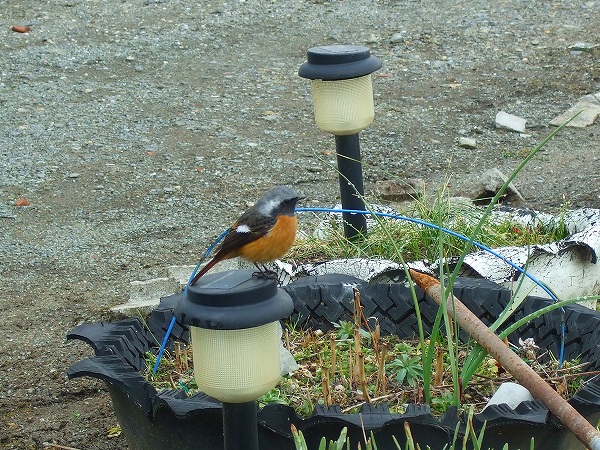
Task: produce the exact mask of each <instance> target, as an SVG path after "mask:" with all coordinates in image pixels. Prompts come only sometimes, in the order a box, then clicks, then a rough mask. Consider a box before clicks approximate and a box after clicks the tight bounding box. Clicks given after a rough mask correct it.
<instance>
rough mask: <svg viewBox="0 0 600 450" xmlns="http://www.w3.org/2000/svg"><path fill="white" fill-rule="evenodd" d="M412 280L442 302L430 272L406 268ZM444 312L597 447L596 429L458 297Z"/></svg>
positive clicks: (587, 443) (581, 437) (599, 438)
mask: <svg viewBox="0 0 600 450" xmlns="http://www.w3.org/2000/svg"><path fill="white" fill-rule="evenodd" d="M410 274H411V276H412V278H413V280H414V281H415V283H416V284H417V285H418V286H419V287H420V288H421V289H423V291H425V293H426V294H427V295H428V296H429V297H431V299H432V300H433V301H435V302H436V303H437V304H438V305H441V303H442V287H441V283H440V282H439V281H438V280H437V279H435V278H434V277H432V276H430V275H426V274H424V273H421V272H417V271H415V270H412V269H410ZM447 309H448V314H449V315H450V316H451V317H453V318H454V320H456V321H457V323H458V324H459V325H460V326H461V327H462V328H463V329H464V330H465V331H466V332H467V333H469V336H471V337H472V338H473V339H475V340H476V341H477V342H478V343H479V344H480V345H481V346H482V347H483V348H485V349H486V350H487V351H488V353H489V354H490V355H492V356H493V357H494V358H495V359H496V361H498V362H499V363H500V364H502V366H503V367H504V368H505V369H506V370H508V371H509V372H510V373H511V374H512V376H513V377H515V379H516V380H517V381H518V382H519V383H521V385H523V386H524V387H526V388H527V389H528V390H529V392H531V394H532V395H533V396H534V397H536V398H537V399H539V400H541V401H542V402H543V403H544V405H546V407H547V408H548V409H549V410H550V411H551V412H552V413H553V414H554V415H555V416H556V417H558V419H559V420H560V421H561V422H562V424H563V425H564V426H565V427H567V428H568V429H569V430H571V432H572V433H573V434H574V435H575V437H577V439H579V441H580V442H581V443H582V444H583V445H585V446H586V448H589V449H591V450H600V432H599V431H598V430H597V429H596V427H594V426H593V425H592V424H591V423H589V422H588V421H587V420H586V419H585V418H584V417H583V416H582V415H581V414H579V413H578V412H577V410H576V409H575V408H573V407H572V406H571V405H570V404H569V403H568V402H567V401H566V400H565V399H564V398H562V397H561V396H560V395H559V394H558V393H557V392H556V391H555V390H554V389H552V387H550V386H549V385H548V384H547V383H546V382H545V381H544V380H543V379H542V378H541V377H540V376H539V375H538V374H537V373H535V371H534V370H533V369H532V368H531V367H529V366H528V365H527V364H526V363H525V362H524V361H523V360H522V359H521V358H520V357H519V356H518V355H517V354H516V353H515V352H513V351H512V350H510V349H509V348H508V347H507V346H506V344H504V342H502V340H500V339H499V338H498V336H496V334H495V333H494V332H493V331H492V330H490V329H489V328H488V327H487V326H486V325H485V324H484V323H483V322H482V321H481V320H479V318H478V317H477V316H475V314H473V313H472V312H471V311H470V310H469V309H468V308H467V307H466V306H465V305H464V304H463V303H462V302H461V301H460V300H459V299H457V298H456V297H454V296H449V297H448V308H447Z"/></svg>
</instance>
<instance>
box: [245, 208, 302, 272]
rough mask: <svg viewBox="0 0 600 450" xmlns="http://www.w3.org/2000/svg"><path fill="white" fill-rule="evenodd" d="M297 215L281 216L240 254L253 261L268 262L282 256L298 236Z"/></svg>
mask: <svg viewBox="0 0 600 450" xmlns="http://www.w3.org/2000/svg"><path fill="white" fill-rule="evenodd" d="M297 228H298V219H296V216H279V217H278V219H277V223H276V224H275V226H273V228H272V229H271V231H269V232H268V233H267V234H266V235H264V236H263V237H261V238H259V239H257V240H256V241H254V242H250V243H249V244H246V245H244V246H243V247H242V248H241V249H240V252H239V255H240V256H241V257H242V258H244V259H246V260H248V261H250V262H253V263H261V264H263V263H267V262H270V261H273V260H275V259H278V258H281V257H282V256H283V255H285V253H286V252H287V251H288V250H289V249H290V247H291V246H292V244H293V243H294V239H295V238H296V229H297Z"/></svg>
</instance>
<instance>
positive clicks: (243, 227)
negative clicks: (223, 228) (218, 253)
mask: <svg viewBox="0 0 600 450" xmlns="http://www.w3.org/2000/svg"><path fill="white" fill-rule="evenodd" d="M235 231H237V232H238V233H250V227H249V226H248V225H246V224H244V223H243V224H241V225H238V226H237V227H236V228H235Z"/></svg>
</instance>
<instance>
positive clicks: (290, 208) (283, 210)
mask: <svg viewBox="0 0 600 450" xmlns="http://www.w3.org/2000/svg"><path fill="white" fill-rule="evenodd" d="M305 198H306V197H300V196H298V197H293V198H287V199H285V200H283V201H282V202H281V204H280V206H279V207H278V208H277V215H279V214H282V215H284V216H293V215H294V210H295V209H296V204H297V203H298V202H299V201H300V200H303V199H305Z"/></svg>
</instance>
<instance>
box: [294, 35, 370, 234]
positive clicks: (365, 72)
mask: <svg viewBox="0 0 600 450" xmlns="http://www.w3.org/2000/svg"><path fill="white" fill-rule="evenodd" d="M380 67H381V61H379V59H378V58H376V57H374V56H372V55H371V51H370V50H369V49H368V48H367V47H363V46H359V45H324V46H320V47H313V48H310V49H309V50H308V51H307V62H305V63H304V64H302V65H301V66H300V69H299V71H298V75H300V76H301V77H303V78H308V79H310V80H312V82H311V85H312V95H313V103H314V110H315V120H316V122H317V126H318V127H319V128H321V129H322V130H323V131H326V132H328V133H331V134H333V135H335V144H336V155H337V164H338V170H339V182H340V195H341V198H342V207H343V208H344V209H352V210H360V211H365V210H366V208H365V204H364V201H363V196H364V187H363V175H362V163H361V156H360V143H359V139H358V133H359V132H360V131H361V130H363V129H365V128H366V127H368V126H369V125H370V124H371V122H373V119H374V117H375V112H374V107H373V85H372V81H371V73H373V72H375V71H376V70H377V69H379V68H380ZM343 217H344V235H345V236H346V237H347V238H354V237H356V236H357V235H360V233H363V232H365V231H366V229H367V220H366V217H365V215H363V214H349V213H344V215H343Z"/></svg>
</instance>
